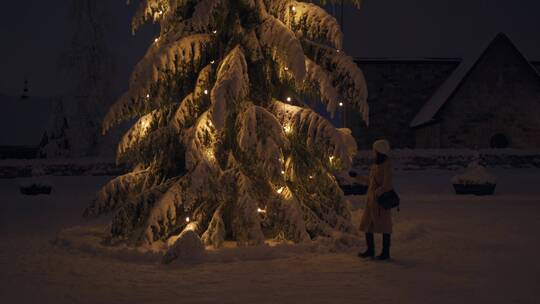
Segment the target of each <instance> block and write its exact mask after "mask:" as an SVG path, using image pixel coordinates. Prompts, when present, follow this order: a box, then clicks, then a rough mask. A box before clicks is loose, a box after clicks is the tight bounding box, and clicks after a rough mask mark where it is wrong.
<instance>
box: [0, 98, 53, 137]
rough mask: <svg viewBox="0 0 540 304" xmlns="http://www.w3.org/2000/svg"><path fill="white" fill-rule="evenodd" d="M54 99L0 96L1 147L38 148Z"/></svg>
mask: <svg viewBox="0 0 540 304" xmlns="http://www.w3.org/2000/svg"><path fill="white" fill-rule="evenodd" d="M54 100H55V99H54V98H46V97H28V98H25V99H21V98H20V97H11V96H5V95H0V109H1V111H0V146H37V145H39V143H40V141H41V138H42V136H43V134H44V132H45V129H46V128H47V124H48V123H49V119H50V117H51V114H52V109H53V103H54Z"/></svg>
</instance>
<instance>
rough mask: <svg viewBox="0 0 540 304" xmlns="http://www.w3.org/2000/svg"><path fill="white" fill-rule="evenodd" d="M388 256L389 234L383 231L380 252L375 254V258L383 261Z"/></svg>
mask: <svg viewBox="0 0 540 304" xmlns="http://www.w3.org/2000/svg"><path fill="white" fill-rule="evenodd" d="M389 258H390V234H389V233H383V238H382V252H381V254H380V255H378V256H377V260H380V261H384V260H388V259H389Z"/></svg>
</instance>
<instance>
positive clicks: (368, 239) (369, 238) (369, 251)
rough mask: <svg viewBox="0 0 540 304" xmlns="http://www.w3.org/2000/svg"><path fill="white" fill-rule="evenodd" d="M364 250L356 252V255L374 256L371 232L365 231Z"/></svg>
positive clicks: (363, 256)
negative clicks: (365, 246)
mask: <svg viewBox="0 0 540 304" xmlns="http://www.w3.org/2000/svg"><path fill="white" fill-rule="evenodd" d="M366 245H367V249H366V251H364V252H362V253H358V256H359V257H361V258H363V259H365V258H373V257H374V256H375V241H374V240H373V233H366Z"/></svg>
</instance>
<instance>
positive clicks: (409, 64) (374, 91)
mask: <svg viewBox="0 0 540 304" xmlns="http://www.w3.org/2000/svg"><path fill="white" fill-rule="evenodd" d="M356 62H357V63H358V65H359V66H360V67H361V69H362V71H363V72H364V74H365V76H366V81H367V86H368V91H369V99H368V101H369V106H370V112H371V114H372V115H370V125H369V128H366V126H365V125H364V124H363V122H361V119H360V117H358V116H357V115H356V113H354V112H353V111H346V113H347V119H346V126H347V127H348V128H351V129H352V130H353V134H354V135H355V137H356V139H357V142H358V145H359V146H360V147H361V148H367V147H369V146H370V143H372V142H373V141H375V140H376V139H379V138H388V139H389V140H390V142H391V143H392V145H393V146H396V147H407V148H413V147H414V145H415V136H414V130H413V129H411V128H409V127H408V125H409V123H410V122H411V120H412V119H413V118H414V116H415V115H416V114H417V113H418V111H420V109H421V108H422V106H423V105H424V103H425V102H426V100H428V99H429V98H430V97H431V96H432V95H433V93H434V92H435V91H436V90H437V88H438V87H439V86H440V85H441V84H442V83H443V82H444V80H445V79H446V78H447V77H448V75H450V73H452V71H453V70H454V69H455V68H456V67H457V66H458V65H459V62H460V60H459V59H437V58H422V59H401V58H376V59H373V58H372V59H360V60H357V61H356Z"/></svg>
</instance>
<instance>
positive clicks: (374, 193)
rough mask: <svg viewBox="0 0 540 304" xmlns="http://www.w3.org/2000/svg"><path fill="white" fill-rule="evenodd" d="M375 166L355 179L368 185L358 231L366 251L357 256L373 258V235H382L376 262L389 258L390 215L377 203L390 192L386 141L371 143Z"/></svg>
mask: <svg viewBox="0 0 540 304" xmlns="http://www.w3.org/2000/svg"><path fill="white" fill-rule="evenodd" d="M373 152H374V154H375V165H373V166H371V168H370V170H369V177H368V176H358V177H357V179H358V180H359V181H360V182H362V183H364V184H367V185H368V192H367V204H366V208H365V210H364V213H363V214H362V219H361V221H360V230H361V231H364V232H365V234H366V244H367V249H366V251H365V252H363V253H359V254H358V256H360V257H362V258H373V257H374V256H375V244H374V240H373V233H382V235H383V248H382V253H381V254H380V255H379V256H377V259H378V260H387V259H389V258H390V235H391V233H392V215H391V212H390V210H389V209H388V210H387V209H384V208H383V207H381V206H379V204H378V203H377V200H378V198H379V197H380V196H381V195H382V194H383V193H385V192H388V191H391V190H392V189H393V188H394V187H393V184H392V163H391V162H390V160H389V159H388V153H389V152H390V144H389V143H388V141H386V140H377V141H376V142H375V143H373Z"/></svg>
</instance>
